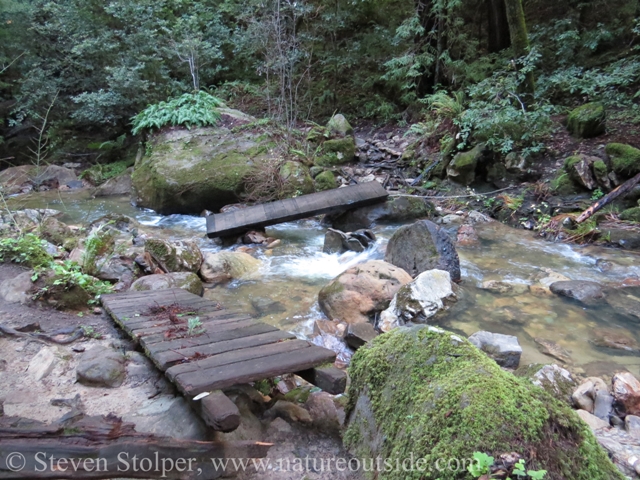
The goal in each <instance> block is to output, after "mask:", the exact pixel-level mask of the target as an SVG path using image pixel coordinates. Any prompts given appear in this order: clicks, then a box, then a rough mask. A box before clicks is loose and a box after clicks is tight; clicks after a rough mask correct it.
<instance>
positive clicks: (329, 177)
mask: <svg viewBox="0 0 640 480" xmlns="http://www.w3.org/2000/svg"><path fill="white" fill-rule="evenodd" d="M315 184H316V190H317V191H318V192H322V191H324V190H331V189H333V188H338V183H337V182H336V176H335V175H334V174H333V172H331V171H329V170H327V171H326V172H322V173H319V174H318V175H316V178H315Z"/></svg>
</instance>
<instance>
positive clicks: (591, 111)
mask: <svg viewBox="0 0 640 480" xmlns="http://www.w3.org/2000/svg"><path fill="white" fill-rule="evenodd" d="M606 117H607V115H606V112H605V109H604V105H603V104H601V103H599V102H592V103H587V104H585V105H582V106H580V107H578V108H575V109H574V110H572V111H571V112H570V113H569V116H568V117H567V129H568V130H569V133H571V135H575V136H576V137H580V138H591V137H597V136H598V135H602V134H603V133H604V132H605V121H606Z"/></svg>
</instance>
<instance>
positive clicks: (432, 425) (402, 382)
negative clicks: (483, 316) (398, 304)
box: [344, 326, 624, 480]
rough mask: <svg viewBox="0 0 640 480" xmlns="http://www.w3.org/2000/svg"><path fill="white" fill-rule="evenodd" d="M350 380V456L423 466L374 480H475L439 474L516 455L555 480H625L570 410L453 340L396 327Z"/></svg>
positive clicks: (359, 359) (357, 358) (361, 354)
mask: <svg viewBox="0 0 640 480" xmlns="http://www.w3.org/2000/svg"><path fill="white" fill-rule="evenodd" d="M349 376H350V378H351V385H350V387H349V391H348V398H349V401H348V405H347V409H346V413H347V424H348V428H347V431H346V433H345V435H344V442H345V444H346V445H347V447H348V448H349V449H350V451H351V453H352V454H353V456H354V457H355V458H377V457H381V458H385V459H392V461H393V462H394V464H395V459H396V458H397V459H399V460H400V462H402V460H404V459H410V458H412V457H413V458H414V459H424V464H423V465H424V466H425V467H426V468H425V469H423V471H416V470H415V469H414V471H413V472H407V471H404V470H403V469H401V468H400V469H392V470H390V471H381V472H378V474H377V476H376V477H375V478H378V479H381V480H393V479H398V480H405V479H408V478H412V479H418V478H419V479H425V480H436V479H442V478H446V479H447V480H454V479H471V478H473V477H472V476H471V475H470V474H469V472H468V471H467V470H466V468H464V467H463V468H460V469H459V470H457V471H455V464H454V467H452V469H451V470H449V469H445V470H443V471H438V469H437V468H433V467H434V466H436V465H438V464H437V463H436V461H437V460H439V459H445V465H446V460H448V459H470V458H472V457H473V453H474V452H484V453H487V454H489V455H492V456H494V457H496V458H497V457H499V456H500V455H501V454H504V453H510V452H516V453H519V454H521V455H523V456H524V458H525V460H526V464H527V467H528V468H529V469H532V470H541V469H544V470H547V471H548V474H547V476H546V477H545V478H546V479H548V480H561V479H562V480H563V479H568V478H571V479H574V480H605V479H606V480H614V479H615V480H622V479H623V478H624V477H623V476H622V475H621V474H620V472H619V471H618V470H617V469H616V467H615V466H614V465H613V464H612V463H611V461H610V460H609V458H608V456H607V454H606V453H605V452H604V450H602V449H601V447H600V446H599V445H598V443H597V441H596V439H595V437H594V436H593V434H592V433H591V431H590V429H589V427H588V426H587V424H586V423H584V422H583V421H582V420H581V419H580V418H579V417H578V416H577V415H576V413H575V412H574V411H573V410H572V409H571V408H570V407H569V406H568V405H567V404H564V403H562V402H560V401H558V400H556V399H555V398H553V397H552V396H551V395H549V394H548V393H547V392H546V391H545V390H544V389H542V388H540V387H537V386H535V385H532V384H531V382H530V381H529V380H526V379H522V378H517V377H515V376H514V375H512V374H511V373H508V372H505V371H503V370H502V369H501V368H500V367H499V366H498V365H497V364H496V363H495V362H494V361H493V360H491V359H490V358H489V357H487V356H486V355H485V354H484V353H483V352H482V351H480V350H479V349H477V348H476V347H474V346H473V345H472V344H471V343H470V342H469V341H468V340H466V339H464V338H462V337H459V336H457V335H455V334H452V333H450V332H446V331H444V330H441V329H438V328H435V327H428V326H417V327H412V328H407V327H400V328H397V329H395V330H393V331H391V332H390V333H387V334H385V335H381V336H379V337H377V338H376V339H375V340H374V341H373V342H372V343H371V344H368V345H365V346H364V347H362V348H360V349H359V350H358V351H357V352H356V354H355V355H354V357H353V359H352V362H351V366H350V368H349ZM439 463H440V464H441V463H442V460H440V462H439ZM445 468H446V467H445ZM370 478H374V477H373V475H371V476H370Z"/></svg>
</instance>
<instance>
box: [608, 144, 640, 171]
mask: <svg viewBox="0 0 640 480" xmlns="http://www.w3.org/2000/svg"><path fill="white" fill-rule="evenodd" d="M605 151H606V152H607V155H609V157H610V158H611V166H612V168H613V171H614V172H616V173H617V174H618V175H621V176H622V177H623V178H628V177H632V176H634V175H635V174H637V173H640V150H638V149H637V148H634V147H632V146H631V145H625V144H624V143H609V144H608V145H607V147H606V149H605Z"/></svg>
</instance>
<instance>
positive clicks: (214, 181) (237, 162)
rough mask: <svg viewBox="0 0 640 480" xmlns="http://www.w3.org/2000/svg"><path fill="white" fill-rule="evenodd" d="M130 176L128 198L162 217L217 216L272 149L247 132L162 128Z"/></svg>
mask: <svg viewBox="0 0 640 480" xmlns="http://www.w3.org/2000/svg"><path fill="white" fill-rule="evenodd" d="M149 145H150V148H149V151H148V153H147V154H146V155H145V156H144V157H143V158H142V159H141V160H139V161H138V162H137V163H136V165H135V167H134V171H133V175H132V176H131V180H132V198H133V200H134V201H135V203H136V204H137V205H138V206H140V207H146V208H151V209H153V210H156V211H157V212H159V213H162V214H172V213H200V212H201V211H202V210H205V209H207V210H212V211H217V210H219V209H220V208H221V207H223V206H224V205H227V204H229V203H235V202H237V201H238V200H239V195H240V194H241V193H242V192H243V189H244V180H245V177H246V176H247V175H248V173H249V172H250V171H251V169H252V168H253V167H254V165H256V164H257V163H259V162H262V161H265V160H266V159H268V158H269V157H270V153H269V152H270V150H269V149H270V147H271V146H272V144H271V143H270V141H269V140H268V139H267V138H265V139H261V138H260V137H258V136H256V134H255V133H253V132H251V131H249V130H231V129H230V128H227V127H225V126H223V125H220V126H216V127H212V128H196V129H192V130H187V129H182V128H172V129H166V130H163V131H162V132H160V133H158V134H156V135H155V136H153V137H152V138H151V140H150V141H149Z"/></svg>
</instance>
